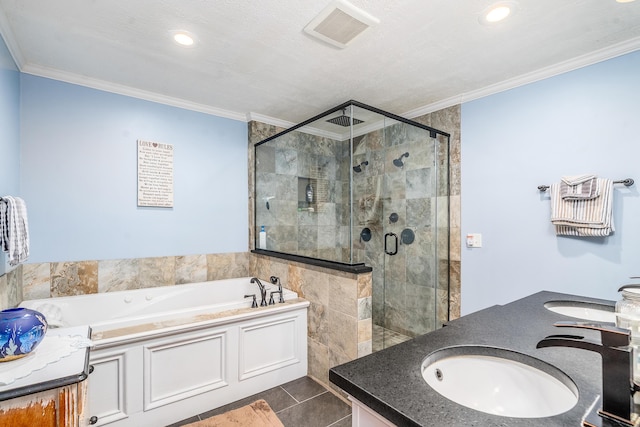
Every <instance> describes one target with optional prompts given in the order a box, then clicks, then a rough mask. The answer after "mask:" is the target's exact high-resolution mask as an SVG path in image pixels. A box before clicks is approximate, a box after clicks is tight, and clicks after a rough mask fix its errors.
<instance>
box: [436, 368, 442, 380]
mask: <svg viewBox="0 0 640 427" xmlns="http://www.w3.org/2000/svg"><path fill="white" fill-rule="evenodd" d="M434 372H435V374H436V379H437V380H438V381H442V377H443V375H442V371H441V370H440V369H436V370H435V371H434Z"/></svg>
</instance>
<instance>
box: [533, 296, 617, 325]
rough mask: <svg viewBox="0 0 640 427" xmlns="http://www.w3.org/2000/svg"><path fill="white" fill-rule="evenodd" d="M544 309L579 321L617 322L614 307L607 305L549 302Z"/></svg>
mask: <svg viewBox="0 0 640 427" xmlns="http://www.w3.org/2000/svg"><path fill="white" fill-rule="evenodd" d="M544 307H545V308H546V309H547V310H551V311H553V312H555V313H558V314H562V315H563V316H569V317H575V318H577V319H584V320H591V321H593V322H612V323H615V321H616V313H615V310H614V307H612V306H609V305H605V304H597V303H590V302H580V301H549V302H546V303H545V304H544Z"/></svg>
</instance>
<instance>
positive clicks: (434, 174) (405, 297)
mask: <svg viewBox="0 0 640 427" xmlns="http://www.w3.org/2000/svg"><path fill="white" fill-rule="evenodd" d="M384 139H385V161H384V175H383V187H382V207H383V208H382V218H381V225H382V233H383V242H382V246H383V247H382V249H383V272H384V274H383V281H384V283H383V284H382V286H380V285H379V286H378V289H380V288H382V295H380V296H378V299H380V298H382V301H381V302H379V303H378V305H382V313H381V314H379V315H378V316H377V317H378V319H379V320H380V322H379V323H378V324H375V321H374V324H375V325H374V336H376V337H378V343H377V344H375V343H374V347H375V346H378V347H380V346H381V347H382V348H386V347H389V346H391V345H394V344H398V343H400V342H403V341H406V340H408V339H410V338H413V337H416V336H418V335H422V334H425V333H427V332H430V331H433V330H435V329H436V328H437V327H439V326H440V325H438V320H437V319H438V297H439V295H442V292H438V290H439V288H442V284H440V283H439V278H441V277H448V271H446V270H445V271H444V272H443V273H444V276H443V275H440V274H439V269H440V268H444V267H445V265H443V262H442V257H441V256H439V254H438V247H439V245H440V246H443V242H441V241H439V237H440V236H439V233H438V231H439V230H440V229H441V225H440V224H439V223H438V221H439V216H443V215H442V212H443V211H444V212H447V217H448V209H444V210H443V209H442V207H441V206H439V203H446V200H448V199H447V198H446V197H439V194H438V187H439V185H442V183H441V182H440V179H439V178H440V176H439V174H438V141H437V139H435V138H431V135H430V132H429V131H428V130H425V129H422V128H419V127H415V126H412V125H410V124H406V123H394V124H392V125H390V126H387V127H385V138H384ZM439 212H440V213H441V215H438V213H439ZM445 240H446V241H448V238H447V239H445ZM444 246H447V247H448V245H444ZM440 255H441V254H440ZM446 259H447V257H446V256H445V257H444V261H445V262H446ZM378 349H380V348H374V350H378Z"/></svg>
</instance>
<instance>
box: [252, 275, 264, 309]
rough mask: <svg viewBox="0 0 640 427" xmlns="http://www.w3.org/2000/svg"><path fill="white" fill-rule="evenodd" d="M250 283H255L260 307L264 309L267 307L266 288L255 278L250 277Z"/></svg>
mask: <svg viewBox="0 0 640 427" xmlns="http://www.w3.org/2000/svg"><path fill="white" fill-rule="evenodd" d="M251 283H256V284H257V285H258V287H259V288H260V297H261V301H260V307H266V306H267V288H266V287H265V286H264V285H263V284H262V282H261V281H260V280H259V279H258V278H257V277H252V278H251Z"/></svg>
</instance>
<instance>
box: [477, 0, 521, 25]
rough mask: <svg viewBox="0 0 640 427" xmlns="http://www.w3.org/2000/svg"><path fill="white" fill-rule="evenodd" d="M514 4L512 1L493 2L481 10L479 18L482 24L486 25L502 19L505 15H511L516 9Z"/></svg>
mask: <svg viewBox="0 0 640 427" xmlns="http://www.w3.org/2000/svg"><path fill="white" fill-rule="evenodd" d="M516 6H517V4H516V3H515V2H512V1H501V2H498V3H494V4H492V5H491V6H489V7H488V8H486V9H485V10H483V11H482V14H481V15H480V18H479V20H480V22H481V23H482V24H487V25H490V24H495V23H496V22H500V21H503V20H504V19H506V18H507V17H509V16H511V15H513V13H514V12H515V10H516Z"/></svg>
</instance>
